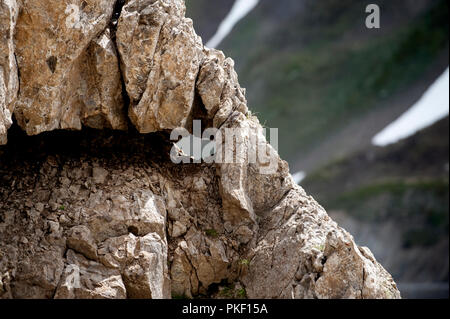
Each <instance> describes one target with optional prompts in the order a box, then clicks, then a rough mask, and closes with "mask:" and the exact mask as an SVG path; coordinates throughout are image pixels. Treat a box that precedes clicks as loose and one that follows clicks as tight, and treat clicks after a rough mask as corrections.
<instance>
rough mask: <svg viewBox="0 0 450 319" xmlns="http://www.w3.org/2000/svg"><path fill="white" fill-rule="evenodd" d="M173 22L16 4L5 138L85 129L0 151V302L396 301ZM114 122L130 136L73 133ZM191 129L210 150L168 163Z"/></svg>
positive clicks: (177, 5) (126, 12) (93, 7)
mask: <svg viewBox="0 0 450 319" xmlns="http://www.w3.org/2000/svg"><path fill="white" fill-rule="evenodd" d="M2 3H7V4H11V3H12V2H11V1H2ZM122 5H123V7H122ZM6 7H7V8H10V6H4V5H3V6H2V10H4V9H3V8H6ZM115 10H116V11H115ZM184 11H185V8H184V3H183V1H181V0H129V1H126V2H123V1H117V3H116V1H106V0H105V1H60V2H58V4H55V5H49V4H48V3H47V2H46V1H39V0H36V1H26V2H23V3H21V9H20V11H19V13H18V19H17V25H16V30H15V37H14V41H13V44H14V46H15V49H14V50H15V54H16V56H17V64H18V68H19V69H20V83H21V88H20V92H19V94H18V97H17V101H16V102H15V103H14V114H15V117H16V119H17V121H18V124H19V125H20V127H21V128H22V129H23V130H24V131H25V132H26V133H27V134H28V135H36V134H39V133H41V132H45V131H52V130H56V129H66V130H67V129H72V130H74V129H75V130H81V129H82V127H83V126H85V127H86V128H84V129H83V131H82V132H79V133H68V132H64V131H58V132H53V133H46V134H41V135H39V136H36V137H33V138H31V137H26V136H22V135H21V133H20V132H18V130H17V128H15V130H14V131H13V132H12V133H11V139H10V142H9V143H8V144H7V145H6V146H4V147H2V148H0V159H1V162H0V258H1V259H0V296H1V297H3V298H125V297H128V298H170V297H171V296H172V297H194V296H198V295H205V296H209V297H227V296H224V295H223V291H225V290H224V289H222V288H223V286H230V287H234V289H235V290H236V291H235V293H236V294H237V295H238V296H240V297H244V296H247V297H249V298H397V297H399V296H400V295H399V292H398V290H397V288H396V285H395V283H394V281H393V280H392V278H391V276H390V275H389V274H388V273H387V272H386V271H385V270H384V269H383V268H382V266H381V265H379V264H378V263H377V262H376V260H375V259H374V258H373V256H372V254H371V253H370V252H369V251H368V249H366V248H361V247H357V246H356V244H355V243H354V241H353V239H352V237H351V235H350V234H348V233H347V232H346V231H345V230H343V229H341V228H340V227H339V226H338V225H337V224H336V223H335V222H333V221H332V220H331V219H330V218H329V217H328V215H327V214H326V212H325V211H324V209H323V208H322V207H321V206H320V205H319V204H318V203H317V202H316V201H315V200H314V199H313V198H311V197H310V196H308V195H307V194H306V193H305V191H304V190H303V189H302V188H300V187H299V186H297V185H295V183H294V182H293V180H292V177H291V176H290V174H289V169H288V165H287V163H286V162H284V161H283V160H281V159H280V158H279V156H278V154H277V152H276V150H275V149H274V148H272V147H271V146H270V145H269V144H268V143H267V141H266V139H265V137H264V135H263V129H262V127H261V125H260V124H259V122H258V120H257V118H256V117H254V116H252V115H251V114H250V113H249V112H248V109H247V103H246V99H245V90H244V89H242V88H241V87H240V85H239V83H238V78H237V74H236V72H235V71H234V68H233V66H234V63H233V61H232V60H231V59H230V58H225V56H224V55H223V54H222V53H221V52H219V51H215V50H209V49H207V48H204V47H203V46H202V44H201V41H200V39H199V37H197V35H196V34H195V32H194V30H193V27H192V21H191V20H189V19H186V18H185V17H184ZM119 14H120V17H119ZM2 22H3V21H2ZM11 26H12V24H9V27H10V28H11ZM35 37H38V40H35ZM2 41H3V40H2ZM2 45H3V43H2ZM10 45H12V44H11V43H10ZM116 47H117V50H116ZM2 52H3V51H2ZM119 56H120V58H119ZM9 72H12V71H9ZM3 73H5V72H3ZM122 82H123V83H124V86H123V87H122ZM123 89H124V90H125V91H126V94H123V95H122V90H123ZM8 92H14V90H12V89H10V90H9V91H8ZM13 95H14V94H13ZM128 100H129V105H126V102H128ZM4 105H10V103H9V104H6V103H4ZM6 109H7V110H8V111H9V110H12V108H11V107H10V106H7V107H5V106H3V111H4V110H6ZM3 113H5V114H6V112H5V111H4V112H3ZM127 113H128V117H127ZM7 115H8V116H9V113H8V114H7ZM128 118H129V120H130V122H131V124H132V125H133V126H135V127H136V128H137V131H138V132H134V131H133V130H132V129H130V130H128V132H126V133H119V132H114V131H108V130H106V131H93V130H90V129H89V128H88V127H90V128H95V129H102V128H112V129H115V130H125V129H126V127H127V122H128ZM197 118H198V119H201V120H202V122H203V123H205V124H211V125H212V126H213V127H214V128H215V129H216V130H217V131H218V132H219V133H218V134H219V135H221V136H224V137H225V138H224V139H223V140H221V142H220V143H218V149H217V150H216V161H215V162H214V163H207V162H205V163H198V164H175V163H173V162H172V161H170V154H169V153H170V147H171V142H170V141H169V138H168V136H167V130H170V129H173V128H177V127H180V126H181V127H186V128H188V129H189V128H190V124H189V122H190V121H191V120H193V119H197ZM0 119H1V118H0ZM8 119H9V117H8ZM3 122H4V123H6V122H7V123H10V121H8V120H6V121H5V120H3ZM0 123H2V122H0ZM8 126H9V124H8ZM4 127H5V130H6V125H4ZM0 132H1V131H0ZM5 132H6V131H5ZM151 132H154V133H153V134H149V135H143V134H141V133H151ZM156 132H158V133H156ZM230 133H232V137H233V138H234V142H233V143H232V144H227V141H228V139H227V138H226V137H228V136H229V135H230ZM18 145H20V147H18ZM229 156H231V158H232V160H231V161H230V160H229ZM218 158H222V160H221V161H219V160H217V159H218ZM19 163H20V164H19ZM221 287H222V288H221ZM228 288H229V287H228ZM229 290H230V289H227V290H226V291H229ZM228 297H229V296H228Z"/></svg>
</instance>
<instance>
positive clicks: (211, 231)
mask: <svg viewBox="0 0 450 319" xmlns="http://www.w3.org/2000/svg"><path fill="white" fill-rule="evenodd" d="M205 234H206V235H207V236H209V237H213V238H216V237H218V236H219V233H218V232H217V230H215V229H207V230H205Z"/></svg>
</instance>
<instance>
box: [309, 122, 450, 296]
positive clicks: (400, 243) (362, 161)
mask: <svg viewBox="0 0 450 319" xmlns="http://www.w3.org/2000/svg"><path fill="white" fill-rule="evenodd" d="M448 134H449V119H448V117H447V118H446V119H444V120H441V121H440V122H438V123H436V124H434V125H433V126H431V127H429V128H427V129H425V130H423V131H420V132H419V133H417V134H416V135H414V136H412V137H410V138H408V139H405V140H403V141H401V142H399V143H397V144H394V145H391V146H388V147H384V148H379V147H370V148H368V149H366V150H365V151H361V152H358V153H357V154H354V155H352V156H348V157H346V158H343V159H341V160H338V161H336V162H334V163H330V164H328V165H327V166H325V167H322V168H320V169H319V170H317V171H316V172H315V173H312V174H310V175H309V176H308V177H307V178H306V179H305V180H304V182H303V183H302V184H303V186H304V187H305V188H306V189H308V192H310V193H311V194H312V195H313V196H314V197H315V198H316V199H317V200H319V202H320V203H322V205H324V206H325V207H326V209H328V210H329V212H330V215H331V216H332V217H333V218H335V219H336V220H337V221H338V222H339V223H340V224H341V226H343V227H344V228H346V229H348V230H349V231H350V232H352V234H353V235H354V236H355V239H356V241H357V242H358V244H361V245H366V246H368V247H369V248H371V249H372V251H373V253H374V254H375V256H376V257H377V258H379V260H380V262H381V263H382V264H383V265H384V266H385V267H386V269H388V270H389V271H390V272H391V273H392V274H393V276H394V278H395V279H396V280H398V281H399V282H447V283H448V279H449V278H448V276H449V263H448V248H449V247H448V241H449V237H448V236H449V234H448V230H449V229H448V228H449V158H448V154H449V138H448ZM447 293H448V290H447Z"/></svg>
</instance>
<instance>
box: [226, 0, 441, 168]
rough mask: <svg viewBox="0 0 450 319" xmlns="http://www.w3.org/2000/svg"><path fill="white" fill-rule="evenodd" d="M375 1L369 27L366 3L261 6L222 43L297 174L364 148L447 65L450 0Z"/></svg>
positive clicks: (307, 1) (284, 1)
mask: <svg viewBox="0 0 450 319" xmlns="http://www.w3.org/2000/svg"><path fill="white" fill-rule="evenodd" d="M377 3H378V4H379V5H380V7H381V10H382V20H381V23H382V27H381V29H379V30H375V29H372V30H369V29H367V28H366V27H365V18H366V13H365V5H366V3H364V2H362V1H357V0H339V1H338V0H321V1H314V0H281V1H270V0H261V2H260V4H259V5H258V6H257V7H256V8H255V9H254V10H253V11H252V12H251V13H250V14H249V15H248V16H247V17H246V18H245V19H243V20H241V22H240V23H239V24H238V25H237V26H236V27H235V28H234V30H233V31H232V32H231V34H230V35H229V36H228V37H227V38H226V39H225V40H224V42H223V43H222V44H221V47H220V49H223V50H224V51H225V53H226V54H227V55H228V56H231V57H233V58H234V59H235V60H236V66H237V69H238V74H239V76H240V81H241V83H242V84H243V86H244V87H246V88H247V89H248V90H247V92H248V93H247V95H248V99H249V104H250V107H251V109H252V110H253V111H254V112H256V113H258V116H259V117H260V119H261V121H262V122H263V123H264V122H265V124H266V125H267V126H270V127H278V128H279V129H280V132H279V135H280V153H281V155H282V156H283V157H284V158H287V159H288V161H289V162H290V164H291V167H292V170H293V171H296V170H306V171H312V170H314V169H316V168H317V167H319V166H320V165H323V164H325V163H326V162H327V161H328V160H329V158H330V157H331V158H334V157H341V156H344V155H345V154H347V153H349V152H352V151H355V149H358V148H362V147H364V146H367V144H368V143H370V139H371V137H372V136H373V135H375V134H376V133H378V131H380V130H381V129H382V128H384V126H386V125H387V124H389V123H390V122H391V121H393V120H394V119H395V118H396V117H398V116H399V115H400V114H402V113H403V112H404V111H406V110H407V109H408V108H409V107H410V106H411V105H412V104H413V103H414V102H415V101H416V100H417V99H419V98H420V96H421V94H423V93H424V91H425V90H426V89H427V88H428V86H429V85H430V84H431V83H432V82H433V81H434V80H435V79H436V78H437V77H438V76H439V75H440V74H441V73H442V72H443V71H444V70H445V68H446V67H447V65H448V3H447V1H445V0H419V1H410V0H397V1H388V0H380V1H377ZM361 127H362V128H365V129H361ZM349 128H351V129H349ZM334 136H339V141H336V139H333V137H334ZM337 142H338V143H337Z"/></svg>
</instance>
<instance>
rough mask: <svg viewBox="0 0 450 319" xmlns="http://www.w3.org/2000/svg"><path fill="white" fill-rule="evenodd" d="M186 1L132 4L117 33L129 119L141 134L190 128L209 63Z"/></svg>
mask: <svg viewBox="0 0 450 319" xmlns="http://www.w3.org/2000/svg"><path fill="white" fill-rule="evenodd" d="M185 11H186V9H185V6H184V1H183V0H160V1H149V0H132V1H128V2H127V4H126V5H125V6H124V7H123V9H122V14H121V16H120V19H119V25H118V29H117V43H118V47H119V52H120V55H121V60H122V65H123V70H124V79H125V84H126V89H127V92H128V94H129V96H130V99H131V104H130V108H129V111H128V114H129V116H130V119H131V121H132V122H133V124H134V125H135V126H136V128H137V129H138V130H139V132H141V133H150V132H156V131H159V130H163V129H174V128H177V127H180V126H185V125H186V121H187V119H188V117H189V114H190V112H191V110H192V106H193V103H194V91H195V81H196V78H197V73H198V69H199V66H200V62H201V60H202V57H203V46H202V43H201V39H200V38H199V37H198V36H197V35H196V34H195V32H194V29H193V27H192V20H190V19H187V18H185V17H184V14H185Z"/></svg>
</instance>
